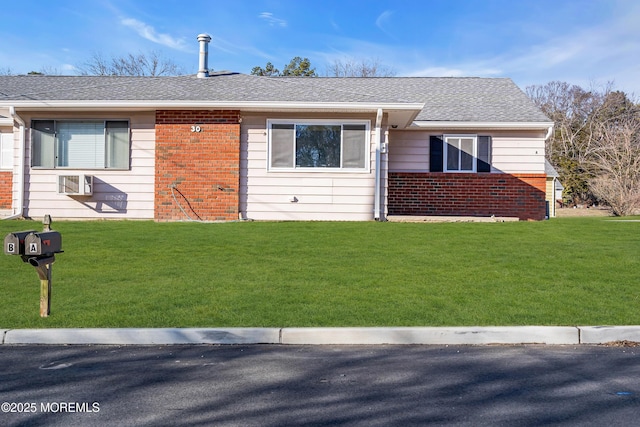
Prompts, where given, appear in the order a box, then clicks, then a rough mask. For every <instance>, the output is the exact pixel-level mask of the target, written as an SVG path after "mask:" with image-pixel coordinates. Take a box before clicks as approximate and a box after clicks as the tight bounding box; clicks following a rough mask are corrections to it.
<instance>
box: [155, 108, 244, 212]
mask: <svg viewBox="0 0 640 427" xmlns="http://www.w3.org/2000/svg"><path fill="white" fill-rule="evenodd" d="M192 126H199V130H200V131H199V132H193V131H192ZM155 132H156V172H155V173H156V177H155V215H154V216H155V219H156V221H176V220H186V219H188V218H191V219H200V220H203V221H218V220H236V219H238V202H239V199H238V190H239V186H240V182H239V180H240V112H239V111H181V110H167V111H156V125H155ZM176 201H177V203H176ZM178 203H179V204H180V206H181V207H182V209H183V210H184V211H185V212H186V215H185V213H183V212H182V210H181V209H180V206H178ZM187 215H188V217H187Z"/></svg>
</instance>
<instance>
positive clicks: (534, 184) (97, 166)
mask: <svg viewBox="0 0 640 427" xmlns="http://www.w3.org/2000/svg"><path fill="white" fill-rule="evenodd" d="M203 45H204V46H205V48H206V40H205V41H204V42H203V41H201V48H202V46H203ZM205 51H206V49H205ZM203 56H204V58H205V60H204V66H203V62H202V60H201V64H200V71H199V73H198V76H178V77H95V76H94V77H90V76H0V133H1V138H2V139H1V140H0V141H2V146H1V148H2V150H1V157H0V214H2V213H4V215H5V216H25V217H33V218H38V217H42V216H44V215H45V214H51V215H52V216H53V217H54V218H131V219H155V220H157V221H178V220H187V219H199V220H205V221H215V220H237V219H239V218H240V219H256V220H373V219H379V220H384V219H386V218H387V216H389V215H436V216H441V215H463V216H491V215H495V216H506V217H518V218H520V219H523V220H529V219H533V220H541V219H544V218H545V214H546V202H545V193H546V191H547V190H546V181H547V173H546V172H545V159H544V147H545V139H546V138H548V136H549V135H550V131H551V127H552V126H553V123H552V122H551V121H550V120H549V119H548V118H547V117H546V116H544V114H542V112H540V111H539V110H538V109H537V108H536V107H535V106H534V105H533V103H532V102H531V101H530V100H529V99H528V98H527V97H526V95H525V94H524V93H523V92H522V91H521V90H520V89H519V88H518V87H517V86H516V85H515V84H514V83H513V82H512V81H511V80H510V79H505V78H498V79H486V78H395V77H391V78H318V77H315V78H311V77H304V78H288V77H258V76H252V75H244V74H238V73H229V72H218V73H211V74H209V73H208V72H207V71H206V55H201V58H202V57H203ZM552 205H553V204H552Z"/></svg>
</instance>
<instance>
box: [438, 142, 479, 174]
mask: <svg viewBox="0 0 640 427" xmlns="http://www.w3.org/2000/svg"><path fill="white" fill-rule="evenodd" d="M476 141H477V138H476V136H475V135H465V136H459V135H456V136H450V135H445V136H444V142H445V147H446V149H445V150H444V162H443V163H444V165H445V172H475V171H476V162H475V161H474V159H475V157H476V145H477V144H476Z"/></svg>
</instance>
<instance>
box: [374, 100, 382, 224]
mask: <svg viewBox="0 0 640 427" xmlns="http://www.w3.org/2000/svg"><path fill="white" fill-rule="evenodd" d="M381 128H382V108H378V114H377V115H376V128H375V131H374V136H373V138H374V140H375V144H376V178H375V179H376V185H375V191H374V197H375V201H374V206H373V218H374V219H375V220H376V221H379V220H380V218H381V215H380V179H381V174H382V171H381V170H380V169H381V163H382V162H381V159H380V146H381V138H382V132H381Z"/></svg>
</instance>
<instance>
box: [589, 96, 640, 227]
mask: <svg viewBox="0 0 640 427" xmlns="http://www.w3.org/2000/svg"><path fill="white" fill-rule="evenodd" d="M594 135H595V140H596V144H595V148H594V150H593V153H592V156H591V157H590V158H589V159H588V163H589V166H590V167H591V169H592V170H593V174H594V178H592V179H591V180H590V188H591V191H592V192H593V193H594V194H595V195H596V196H597V197H599V198H600V199H602V200H604V201H606V202H607V204H608V205H609V206H610V207H611V211H612V212H613V214H614V215H619V216H624V215H631V214H633V213H635V212H636V211H637V210H638V209H640V106H639V105H635V104H634V103H633V102H631V101H630V100H629V99H628V98H627V96H626V95H625V94H624V93H623V92H612V93H609V94H608V95H607V97H606V98H605V100H604V102H603V104H602V106H601V108H600V109H599V111H598V116H597V117H596V119H595V123H594Z"/></svg>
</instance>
